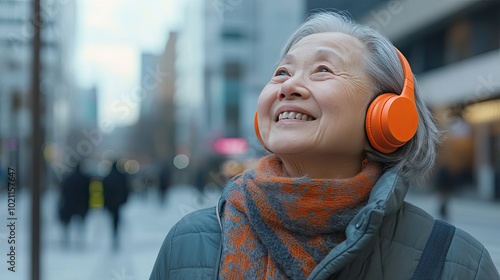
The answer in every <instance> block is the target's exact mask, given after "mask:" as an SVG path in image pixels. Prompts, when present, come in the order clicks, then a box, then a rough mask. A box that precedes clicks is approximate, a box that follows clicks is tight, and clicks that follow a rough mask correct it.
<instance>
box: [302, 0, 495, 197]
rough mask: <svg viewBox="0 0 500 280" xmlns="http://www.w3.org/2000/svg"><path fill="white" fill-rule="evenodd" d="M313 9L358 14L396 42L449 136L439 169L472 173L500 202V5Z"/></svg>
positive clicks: (379, 0)
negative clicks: (448, 167) (459, 169)
mask: <svg viewBox="0 0 500 280" xmlns="http://www.w3.org/2000/svg"><path fill="white" fill-rule="evenodd" d="M365 2H366V3H365ZM307 3H308V5H307V6H308V12H313V11H314V10H315V9H318V8H323V9H332V8H333V9H338V10H347V11H352V12H351V14H352V15H353V16H354V17H355V19H356V20H358V21H360V22H362V23H364V24H367V25H369V26H371V27H373V28H375V29H377V30H379V31H381V32H382V33H384V34H385V35H387V36H388V37H389V39H390V40H391V41H392V42H393V43H394V44H395V45H396V46H397V47H398V48H399V49H400V50H401V51H402V52H403V53H404V54H405V55H406V57H407V58H408V60H409V62H410V64H411V65H412V69H413V71H414V73H415V75H416V78H417V79H418V81H419V84H420V89H421V94H422V95H423V96H424V98H425V100H426V101H427V104H428V106H429V107H430V108H431V109H432V110H433V111H434V112H435V115H436V117H437V121H438V123H439V125H440V127H441V129H443V130H447V131H449V132H450V133H448V135H447V137H448V138H446V139H445V142H444V144H443V152H442V153H441V154H440V157H439V160H440V164H445V165H446V164H448V165H455V166H460V168H461V169H463V170H462V171H463V172H471V173H472V180H471V185H472V186H473V187H474V188H475V191H476V193H477V194H478V196H480V197H482V198H484V199H492V198H493V197H496V198H500V176H499V175H498V174H500V100H499V98H500V1H474V0H465V1H453V0H444V1H437V2H436V1H431V0H419V1H412V0H401V1H398V0H392V1H384V0H372V1H363V3H365V4H366V5H365V6H364V7H363V8H361V6H360V5H358V3H354V2H348V1H343V0H338V1H334V2H333V3H332V1H319V0H308V1H307ZM460 126H461V127H462V128H458V129H457V127H460ZM463 127H467V128H465V129H464V128H463ZM449 155H453V156H449ZM495 174H496V175H495Z"/></svg>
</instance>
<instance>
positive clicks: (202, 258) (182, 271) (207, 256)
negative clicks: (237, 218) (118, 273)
mask: <svg viewBox="0 0 500 280" xmlns="http://www.w3.org/2000/svg"><path fill="white" fill-rule="evenodd" d="M220 241H221V231H220V227H219V222H218V220H217V216H216V211H215V207H211V208H207V209H202V210H198V211H195V212H193V213H190V214H188V215H186V216H184V218H182V219H181V220H180V221H179V222H178V223H177V224H176V225H175V226H174V227H173V228H172V229H171V230H170V232H169V233H168V235H167V237H166V238H165V241H163V245H162V246H161V249H160V252H159V253H158V257H157V259H156V262H155V264H154V267H153V271H152V272H151V276H150V278H149V279H150V280H167V279H169V280H177V279H181V280H185V279H213V278H215V276H216V273H217V268H218V261H219V254H220V248H221V247H220Z"/></svg>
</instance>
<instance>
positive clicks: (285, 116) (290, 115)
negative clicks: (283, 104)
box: [276, 111, 316, 122]
mask: <svg viewBox="0 0 500 280" xmlns="http://www.w3.org/2000/svg"><path fill="white" fill-rule="evenodd" d="M315 119H316V118H314V117H312V116H309V115H307V114H304V113H297V112H293V111H287V112H283V113H281V114H279V115H278V118H277V120H276V121H277V122H279V121H281V120H302V121H314V120H315Z"/></svg>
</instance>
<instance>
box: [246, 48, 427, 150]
mask: <svg viewBox="0 0 500 280" xmlns="http://www.w3.org/2000/svg"><path fill="white" fill-rule="evenodd" d="M396 52H397V54H398V56H399V59H400V61H401V65H402V67H403V74H404V84H403V90H402V91H401V94H400V95H397V94H395V93H383V94H380V95H379V96H377V97H376V98H375V99H374V100H373V101H372V102H371V104H370V106H369V107H368V111H367V113H366V119H365V131H366V135H367V137H368V141H369V142H370V145H371V146H372V147H373V148H374V149H376V150H377V151H379V152H381V153H384V154H389V153H392V152H394V151H396V150H397V148H399V147H401V146H403V145H404V144H406V142H408V141H410V139H411V138H412V137H413V136H414V135H415V133H416V132H417V128H418V112H417V106H416V104H415V94H414V92H415V88H414V83H413V74H412V72H411V68H410V64H409V63H408V61H407V60H406V58H405V57H404V55H403V54H402V53H401V52H400V51H399V50H398V49H396ZM254 127H255V133H256V134H257V139H259V142H260V143H261V144H262V146H264V148H266V150H268V151H270V150H269V149H268V148H267V147H266V145H264V142H263V141H262V137H261V135H260V131H259V118H258V113H257V112H256V113H255V117H254Z"/></svg>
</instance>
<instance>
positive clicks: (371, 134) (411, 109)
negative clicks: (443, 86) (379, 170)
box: [365, 49, 418, 154]
mask: <svg viewBox="0 0 500 280" xmlns="http://www.w3.org/2000/svg"><path fill="white" fill-rule="evenodd" d="M396 52H397V53H398V56H399V60H400V61H401V65H402V66H403V74H404V84H403V90H402V91H401V94H400V95H397V94H395V93H383V94H381V95H379V96H377V98H375V100H373V101H372V103H371V104H370V106H369V107H368V111H367V112H366V120H365V130H366V135H367V136H368V140H369V141H370V144H371V145H372V147H373V148H375V149H376V150H377V151H379V152H381V153H384V154H389V153H392V152H394V151H396V150H397V148H399V147H401V146H403V145H404V144H406V142H408V141H410V139H411V138H412V137H413V136H414V135H415V133H416V132H417V128H418V112H417V105H416V103H415V85H414V83H413V74H412V72H411V68H410V64H409V63H408V61H407V60H406V58H405V57H404V55H403V54H402V53H401V52H400V51H399V50H398V49H396Z"/></svg>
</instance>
